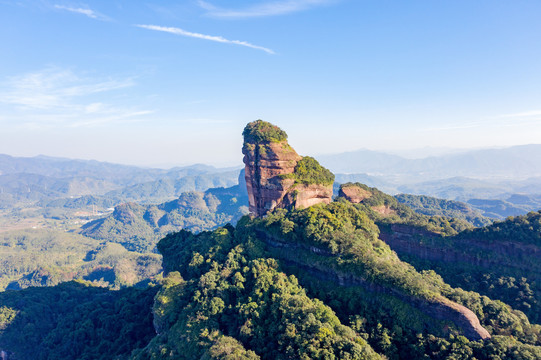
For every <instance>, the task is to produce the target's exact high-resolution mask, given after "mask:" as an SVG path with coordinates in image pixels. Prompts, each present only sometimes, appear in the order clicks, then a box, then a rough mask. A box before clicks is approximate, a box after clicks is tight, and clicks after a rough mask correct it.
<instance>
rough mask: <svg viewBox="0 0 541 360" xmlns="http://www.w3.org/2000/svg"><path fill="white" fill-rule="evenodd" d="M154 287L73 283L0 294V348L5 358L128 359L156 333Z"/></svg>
mask: <svg viewBox="0 0 541 360" xmlns="http://www.w3.org/2000/svg"><path fill="white" fill-rule="evenodd" d="M156 290H157V289H155V288H146V289H136V288H128V289H122V290H120V291H111V290H108V289H102V288H96V287H92V286H89V285H88V283H86V282H71V283H65V284H61V285H58V286H55V287H46V288H30V289H25V290H20V291H8V292H3V293H0V304H1V306H0V351H1V350H4V351H6V353H7V355H8V356H9V357H8V359H14V360H17V359H18V360H23V359H73V360H75V359H103V360H105V359H127V358H128V357H129V355H130V353H131V352H132V350H133V349H136V348H139V347H143V346H145V345H146V344H147V343H148V341H149V340H150V339H151V338H152V337H153V336H154V328H153V326H152V313H151V311H150V309H151V306H152V302H153V299H154V295H155V294H156Z"/></svg>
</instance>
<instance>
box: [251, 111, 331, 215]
mask: <svg viewBox="0 0 541 360" xmlns="http://www.w3.org/2000/svg"><path fill="white" fill-rule="evenodd" d="M243 136H244V146H243V148H242V153H243V154H244V164H245V166H246V187H247V190H248V198H249V203H250V212H251V213H253V214H254V215H256V216H263V215H265V214H267V213H268V212H269V211H271V210H272V209H274V208H304V207H308V206H312V205H315V204H318V203H325V204H328V203H330V202H331V200H332V184H333V182H334V175H333V174H332V173H331V172H330V171H329V170H327V169H325V168H323V167H322V166H321V165H319V163H318V162H317V161H316V160H315V159H313V158H311V157H302V156H299V155H298V154H297V152H295V150H294V149H293V148H292V147H291V146H290V145H289V144H288V142H287V134H286V133H285V132H284V131H283V130H281V129H280V128H279V127H277V126H275V125H272V124H270V123H268V122H265V121H262V120H257V121H254V122H251V123H249V124H248V125H246V127H245V128H244V131H243Z"/></svg>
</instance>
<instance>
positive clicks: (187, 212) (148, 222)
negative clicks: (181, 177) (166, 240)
mask: <svg viewBox="0 0 541 360" xmlns="http://www.w3.org/2000/svg"><path fill="white" fill-rule="evenodd" d="M247 205H248V197H247V194H246V188H245V185H244V183H241V185H236V186H233V187H230V188H217V189H209V190H207V191H206V192H204V193H201V192H187V193H183V194H182V195H180V197H179V198H178V199H176V200H173V201H169V202H166V203H163V204H160V205H139V204H136V203H126V204H121V205H118V206H116V207H115V211H114V212H113V213H112V214H111V215H109V216H107V217H105V218H102V219H98V220H95V221H92V222H90V223H88V224H85V225H84V226H83V227H82V230H81V234H83V235H85V236H89V237H92V238H94V239H98V240H106V241H111V242H115V243H120V244H122V245H123V246H124V247H125V248H126V249H128V250H133V251H139V252H148V251H154V247H155V245H156V243H157V241H158V240H159V239H160V238H162V237H163V236H164V235H165V234H167V233H169V232H173V231H178V230H180V229H188V230H192V231H194V232H199V231H202V230H209V229H213V228H216V227H218V226H220V225H224V224H226V223H228V222H230V223H235V222H236V221H237V220H238V219H239V218H240V217H241V216H243V215H245V214H246V213H247V210H248V209H247Z"/></svg>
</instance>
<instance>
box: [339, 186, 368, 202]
mask: <svg viewBox="0 0 541 360" xmlns="http://www.w3.org/2000/svg"><path fill="white" fill-rule="evenodd" d="M348 185H349V186H348ZM338 196H339V197H343V198H345V199H346V200H348V201H349V202H352V203H354V204H358V203H360V202H362V201H363V200H364V199H368V198H370V197H371V196H372V193H371V192H370V191H368V190H365V189H363V188H361V187H360V186H356V185H354V184H344V185H342V186H340V191H339V192H338Z"/></svg>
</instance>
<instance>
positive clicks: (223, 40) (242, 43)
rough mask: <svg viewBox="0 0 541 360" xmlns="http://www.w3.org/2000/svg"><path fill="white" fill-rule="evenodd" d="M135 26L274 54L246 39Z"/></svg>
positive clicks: (153, 26)
mask: <svg viewBox="0 0 541 360" xmlns="http://www.w3.org/2000/svg"><path fill="white" fill-rule="evenodd" d="M135 26H137V27H140V28H143V29H148V30H155V31H163V32H167V33H171V34H175V35H180V36H187V37H193V38H196V39H203V40H210V41H216V42H220V43H225V44H234V45H240V46H246V47H249V48H252V49H256V50H262V51H265V52H266V53H268V54H274V51H273V50H271V49H268V48H266V47H263V46H258V45H253V44H250V43H249V42H246V41H240V40H228V39H226V38H223V37H221V36H213V35H205V34H199V33H194V32H189V31H186V30H182V29H180V28H175V27H165V26H157V25H135Z"/></svg>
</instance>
